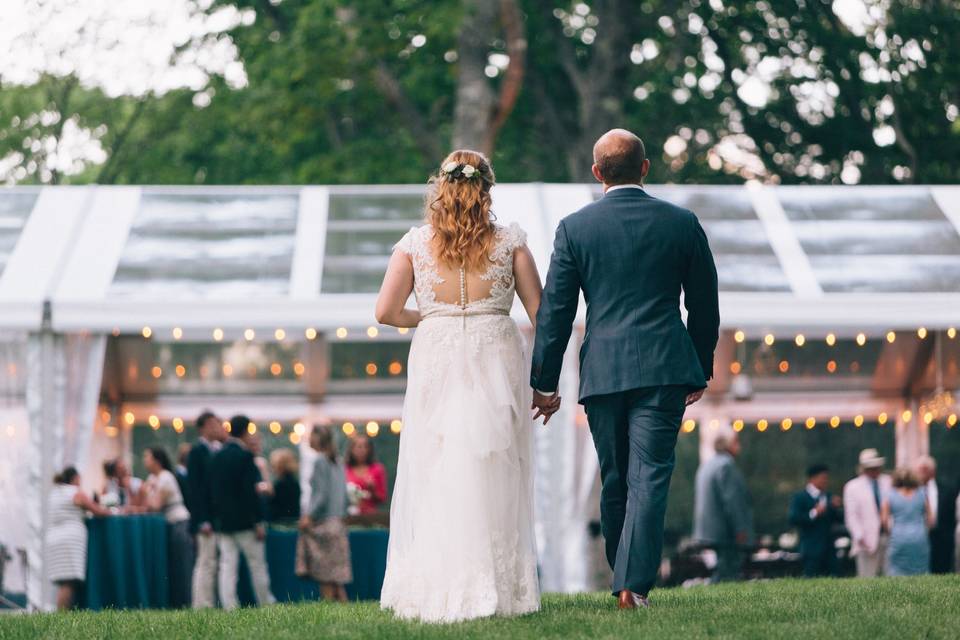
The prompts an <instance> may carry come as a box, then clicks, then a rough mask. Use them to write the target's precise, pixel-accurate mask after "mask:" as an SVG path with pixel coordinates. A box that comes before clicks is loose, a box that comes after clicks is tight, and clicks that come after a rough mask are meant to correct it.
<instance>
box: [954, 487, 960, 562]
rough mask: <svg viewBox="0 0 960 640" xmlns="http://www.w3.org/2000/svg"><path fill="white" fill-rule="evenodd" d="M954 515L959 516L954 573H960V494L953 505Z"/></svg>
mask: <svg viewBox="0 0 960 640" xmlns="http://www.w3.org/2000/svg"><path fill="white" fill-rule="evenodd" d="M953 508H954V513H956V514H957V515H958V517H957V529H956V531H954V532H953V541H954V548H955V549H956V551H954V565H953V568H954V571H956V572H957V573H960V494H958V495H957V501H956V502H955V503H954V505H953Z"/></svg>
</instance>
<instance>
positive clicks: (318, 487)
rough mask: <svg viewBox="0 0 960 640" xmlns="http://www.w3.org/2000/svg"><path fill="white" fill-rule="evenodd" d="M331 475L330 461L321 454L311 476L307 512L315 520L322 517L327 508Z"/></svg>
mask: <svg viewBox="0 0 960 640" xmlns="http://www.w3.org/2000/svg"><path fill="white" fill-rule="evenodd" d="M329 477H330V463H328V462H327V460H326V459H325V458H324V457H323V455H320V456H318V457H317V461H316V463H315V464H314V465H313V475H311V476H310V503H309V505H307V514H308V515H309V516H310V518H312V519H313V520H314V521H318V520H320V519H321V517H322V515H323V513H324V511H325V510H326V506H327V500H328V499H329V497H328V493H329V492H330V487H329Z"/></svg>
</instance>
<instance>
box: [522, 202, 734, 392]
mask: <svg viewBox="0 0 960 640" xmlns="http://www.w3.org/2000/svg"><path fill="white" fill-rule="evenodd" d="M581 290H582V291H583V295H584V299H585V300H586V303H587V318H586V335H585V337H584V342H583V346H582V348H581V349H580V400H581V402H582V401H583V400H584V399H585V398H588V397H590V396H594V395H604V394H610V393H617V392H621V391H627V390H630V389H636V388H640V387H654V386H663V385H682V386H687V387H689V388H690V389H691V390H696V389H702V388H704V387H706V384H707V380H709V379H710V378H711V377H712V375H713V351H714V348H715V347H716V344H717V339H718V338H719V326H720V313H719V305H718V299H717V298H718V295H717V270H716V266H715V265H714V261H713V254H712V253H711V252H710V246H709V244H708V242H707V237H706V234H705V233H704V231H703V228H702V227H701V226H700V222H699V221H698V220H697V217H696V216H695V215H694V214H693V213H691V212H690V211H688V210H686V209H683V208H681V207H678V206H676V205H673V204H670V203H669V202H666V201H664V200H660V199H657V198H654V197H652V196H651V195H649V194H648V193H647V192H646V191H644V190H642V189H636V188H624V189H617V190H615V191H611V192H609V193H607V194H606V195H605V196H604V197H603V198H601V199H600V200H598V201H596V202H593V203H591V204H588V205H587V206H585V207H583V208H582V209H580V210H579V211H577V212H576V213H574V214H572V215H570V216H568V217H566V218H564V219H563V220H562V221H561V222H560V225H559V227H557V233H556V239H555V240H554V247H553V257H552V258H551V261H550V270H549V272H548V273H547V284H546V287H545V288H544V292H543V299H542V301H541V303H540V310H539V312H538V313H537V334H536V340H535V343H534V349H533V366H532V369H531V376H530V384H531V386H532V387H533V388H534V389H538V390H540V391H548V392H549V391H556V389H557V384H558V382H559V379H560V365H561V363H562V361H563V352H564V351H565V350H566V348H567V342H568V340H569V339H570V333H571V331H572V328H573V322H574V319H575V316H576V313H577V304H578V302H579V295H580V291H581ZM681 291H683V296H684V306H686V308H687V324H686V326H684V324H683V321H682V319H681V316H680V293H681Z"/></svg>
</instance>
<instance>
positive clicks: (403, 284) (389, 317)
mask: <svg viewBox="0 0 960 640" xmlns="http://www.w3.org/2000/svg"><path fill="white" fill-rule="evenodd" d="M412 291H413V263H412V262H410V256H408V255H407V254H406V253H404V252H403V251H400V250H399V249H398V250H396V251H394V252H393V255H392V256H391V257H390V264H389V265H387V273H386V275H384V276H383V284H382V285H381V286H380V295H379V296H377V309H376V311H375V314H376V317H377V322H379V323H380V324H388V325H391V326H394V327H416V326H417V325H418V324H420V312H419V311H417V310H416V309H406V308H405V307H404V305H406V304H407V300H408V299H409V298H410V293H411V292H412Z"/></svg>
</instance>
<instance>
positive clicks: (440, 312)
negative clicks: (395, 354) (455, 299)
mask: <svg viewBox="0 0 960 640" xmlns="http://www.w3.org/2000/svg"><path fill="white" fill-rule="evenodd" d="M482 316H506V317H509V316H510V312H509V311H507V310H504V309H471V308H470V307H467V308H466V309H462V308H460V307H453V308H442V309H436V310H434V311H428V312H427V313H425V314H423V315H421V316H420V318H421V320H429V319H430V318H479V317H482Z"/></svg>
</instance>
